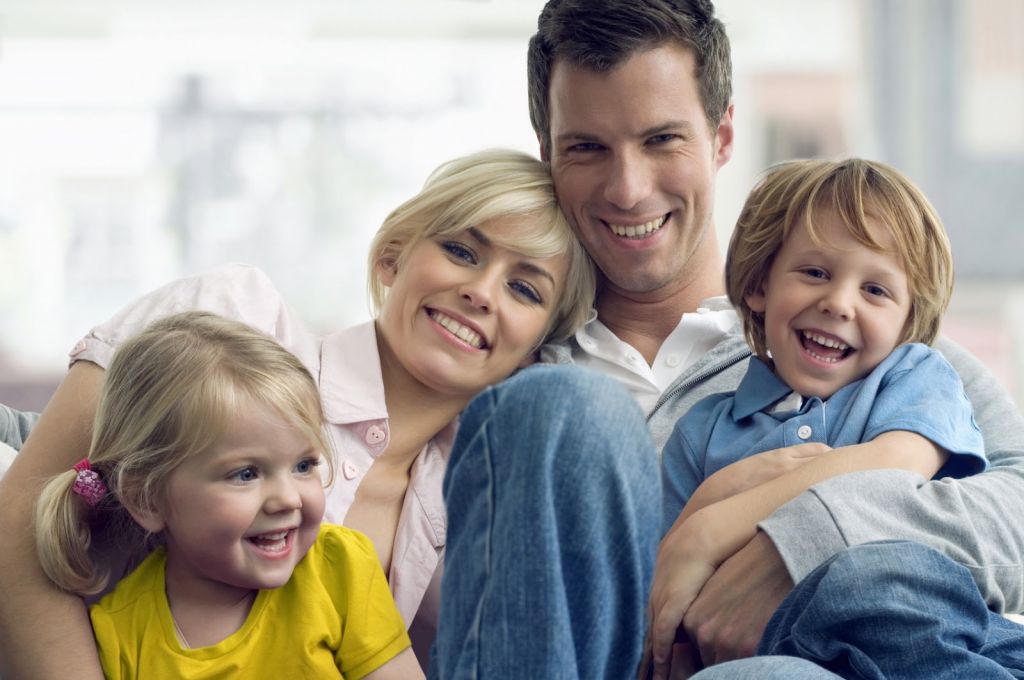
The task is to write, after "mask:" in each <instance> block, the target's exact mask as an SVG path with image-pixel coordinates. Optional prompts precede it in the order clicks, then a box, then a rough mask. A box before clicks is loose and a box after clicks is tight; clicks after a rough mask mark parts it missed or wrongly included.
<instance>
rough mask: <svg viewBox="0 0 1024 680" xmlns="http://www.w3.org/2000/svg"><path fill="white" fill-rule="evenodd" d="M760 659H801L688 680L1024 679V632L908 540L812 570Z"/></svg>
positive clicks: (729, 668) (858, 550)
mask: <svg viewBox="0 0 1024 680" xmlns="http://www.w3.org/2000/svg"><path fill="white" fill-rule="evenodd" d="M758 651H759V653H761V654H767V655H788V656H789V657H802V658H800V659H795V658H787V657H780V656H765V657H757V658H753V659H743V660H741V661H736V662H731V663H727V664H722V665H719V666H712V667H711V668H709V669H707V670H704V671H702V672H701V673H699V674H698V675H697V676H695V680H696V679H698V678H699V680H718V679H720V678H722V679H724V678H730V679H731V680H738V679H743V678H766V679H775V678H780V679H781V678H792V679H794V680H804V679H811V678H816V679H822V678H836V677H843V678H865V679H870V680H876V679H878V680H880V679H882V678H892V679H899V680H903V679H910V678H921V679H922V680H923V679H925V678H928V679H933V678H950V679H954V678H956V679H959V678H970V679H971V680H982V679H985V678H1024V627H1022V626H1020V625H1019V624H1016V623H1014V622H1012V621H1009V620H1007V619H1005V618H1004V617H1002V616H1000V615H998V614H995V613H994V612H991V611H989V610H988V608H987V607H986V605H985V602H984V600H983V599H982V598H981V595H980V593H979V592H978V588H977V586H976V585H975V583H974V580H973V579H972V578H971V575H970V572H969V571H968V570H967V569H966V568H964V567H963V566H961V565H959V564H957V563H955V562H953V561H952V560H950V559H949V558H948V557H946V556H945V555H943V554H941V553H939V552H938V551H936V550H933V549H931V548H928V547H926V546H923V545H920V544H917V543H910V542H906V541H882V542H878V543H867V544H865V545H860V546H854V547H851V548H848V549H847V550H845V551H843V552H842V553H840V554H839V555H836V556H835V557H833V558H832V559H830V560H829V561H827V562H825V563H824V564H823V565H821V566H820V567H818V568H817V569H815V570H814V571H813V572H811V573H810V575H808V576H807V578H805V579H804V580H803V581H801V582H800V584H799V585H797V587H796V588H795V589H794V590H793V592H792V593H790V595H789V596H788V597H787V598H786V599H785V600H784V601H783V602H782V604H781V605H780V606H779V609H778V610H777V611H776V612H775V614H774V616H772V619H771V620H770V621H769V622H768V626H767V628H766V629H765V634H764V637H763V638H762V639H761V644H760V647H759V650H758ZM805 659H806V660H809V661H812V662H814V663H809V662H808V661H805ZM826 669H827V670H826Z"/></svg>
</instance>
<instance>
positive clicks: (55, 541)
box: [35, 312, 422, 679]
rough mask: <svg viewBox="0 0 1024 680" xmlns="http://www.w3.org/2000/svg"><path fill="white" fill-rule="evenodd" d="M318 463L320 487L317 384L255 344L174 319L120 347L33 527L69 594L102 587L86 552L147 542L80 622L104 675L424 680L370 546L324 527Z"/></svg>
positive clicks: (234, 331)
mask: <svg viewBox="0 0 1024 680" xmlns="http://www.w3.org/2000/svg"><path fill="white" fill-rule="evenodd" d="M322 458H323V459H325V460H326V461H327V464H328V467H329V469H330V471H331V473H332V474H333V470H334V468H333V462H332V458H331V456H330V455H329V448H328V446H327V442H326V440H325V438H324V433H323V430H322V417H321V408H320V399H319V395H318V393H317V388H316V384H315V383H314V382H313V379H312V377H311V376H310V374H309V372H308V371H306V369H305V368H304V367H303V366H302V364H301V363H300V362H299V361H298V359H296V358H295V356H294V355H292V354H290V353H289V352H288V351H287V350H285V349H284V348H283V347H281V346H280V345H279V344H278V343H277V342H275V341H274V340H272V339H271V338H269V337H268V336H266V335H264V334H262V333H260V332H258V331H255V330H253V329H251V328H249V327H248V326H245V325H244V324H241V323H238V322H235V321H230V320H228V319H225V318H223V317H219V316H216V315H214V314H209V313H205V312H186V313H183V314H177V315H174V316H170V317H167V318H165V319H163V320H161V321H158V322H156V323H154V324H152V325H151V326H149V327H147V329H146V330H144V331H143V332H141V333H140V334H139V335H137V336H135V337H134V338H132V339H130V340H128V341H127V342H125V343H124V345H123V346H122V347H121V348H120V349H119V350H118V352H117V354H116V355H115V357H114V359H113V361H112V362H111V364H110V368H109V370H108V371H107V374H106V380H105V382H104V386H103V393H102V395H101V397H100V403H99V407H98V410H97V414H96V424H95V427H94V430H93V441H92V447H91V449H90V453H89V456H88V457H87V458H84V459H82V460H81V461H79V462H78V463H76V464H75V465H74V467H73V469H72V470H69V471H67V472H64V473H61V474H59V475H57V476H56V477H55V478H54V479H53V480H52V481H50V482H49V483H48V484H47V485H46V487H44V489H43V492H42V495H41V496H40V499H39V505H38V508H37V513H36V523H35V532H36V542H37V546H38V550H39V559H40V563H41V564H42V566H43V569H44V570H45V571H46V574H47V575H48V576H49V577H50V578H51V579H52V580H53V582H54V583H56V584H57V585H58V586H60V587H61V588H63V589H65V590H69V591H72V592H77V593H80V594H82V595H88V594H93V593H96V592H98V591H99V590H101V589H102V588H103V587H104V585H106V581H107V579H108V574H107V573H105V572H104V571H102V569H101V567H99V565H97V564H96V563H95V561H94V560H95V554H96V548H97V547H99V546H98V545H97V543H99V544H102V543H104V542H109V541H114V540H116V541H118V542H120V543H121V544H123V545H127V546H128V547H130V548H134V549H136V550H137V551H138V550H141V549H144V548H145V547H146V544H147V542H148V541H149V540H150V539H154V540H156V541H157V542H158V543H159V547H158V548H157V549H156V550H155V551H153V552H152V553H151V554H150V555H149V556H148V557H147V558H146V559H145V561H143V562H142V564H141V565H140V566H139V567H138V568H137V569H136V570H135V571H133V572H132V573H131V574H130V575H129V576H127V577H126V578H124V579H123V580H121V581H120V582H119V583H118V584H117V588H116V589H115V590H114V591H113V592H112V593H110V594H108V595H107V596H105V597H104V598H103V599H102V600H101V601H100V602H99V603H98V604H96V605H93V607H92V609H91V612H90V614H91V617H92V623H93V630H94V632H95V635H96V643H97V646H98V649H99V655H100V660H101V662H102V664H103V670H104V673H105V674H106V676H107V677H108V678H153V677H168V676H173V677H178V678H193V677H202V678H212V677H229V676H230V675H232V674H233V673H237V672H239V671H240V670H241V669H243V668H250V669H251V668H259V669H260V675H261V676H263V677H286V676H295V675H296V674H298V677H331V676H334V675H336V674H343V675H344V677H346V678H350V679H351V678H363V677H367V678H370V677H372V678H396V679H398V678H410V677H417V676H420V677H422V673H420V670H419V667H418V665H417V663H416V660H415V657H414V656H413V654H412V652H411V650H410V649H409V637H408V635H407V634H406V632H405V626H404V625H403V623H402V618H401V616H400V615H399V614H398V611H397V609H396V608H395V604H394V600H393V599H392V597H391V594H390V593H389V592H388V588H387V582H386V581H385V579H384V574H383V572H382V571H381V568H380V563H379V562H378V561H377V557H376V554H375V552H374V550H373V545H372V544H371V543H370V541H369V539H367V538H366V536H364V535H363V534H360V533H359V532H356V531H353V530H351V529H346V528H344V527H340V526H334V525H327V524H324V525H322V526H321V524H320V520H321V518H322V517H323V511H324V490H323V479H322V477H321V474H320V470H319V468H318V466H319V465H320V461H321V459H322ZM94 537H95V538H96V539H97V540H96V541H94Z"/></svg>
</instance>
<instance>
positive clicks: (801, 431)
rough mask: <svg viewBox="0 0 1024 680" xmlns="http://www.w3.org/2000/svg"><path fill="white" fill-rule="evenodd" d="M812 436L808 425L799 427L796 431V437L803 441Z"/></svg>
mask: <svg viewBox="0 0 1024 680" xmlns="http://www.w3.org/2000/svg"><path fill="white" fill-rule="evenodd" d="M812 434H814V432H813V430H811V426H810V425H801V426H800V427H799V428H797V431H796V436H797V437H800V439H803V440H807V439H809V438H810V436H811V435H812Z"/></svg>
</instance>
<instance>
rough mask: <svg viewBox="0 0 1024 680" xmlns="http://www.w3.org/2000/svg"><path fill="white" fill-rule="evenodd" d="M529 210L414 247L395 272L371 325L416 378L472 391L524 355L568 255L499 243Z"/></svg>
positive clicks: (385, 275) (552, 302)
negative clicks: (529, 251) (528, 251)
mask: <svg viewBox="0 0 1024 680" xmlns="http://www.w3.org/2000/svg"><path fill="white" fill-rule="evenodd" d="M531 220H532V218H531V217H530V216H519V215H508V216H503V217H498V218H495V219H491V220H487V221H485V222H482V223H481V224H479V225H477V226H473V227H470V228H469V229H467V230H466V231H463V232H461V233H458V234H454V235H439V236H436V237H432V238H429V239H424V240H423V241H421V242H419V243H417V244H416V245H414V246H412V248H411V249H410V250H409V252H408V253H407V254H406V257H405V259H404V260H403V261H402V263H401V265H399V267H398V268H397V270H387V271H383V272H382V274H381V278H382V280H383V283H384V285H386V286H388V287H389V288H390V292H389V293H388V297H387V300H386V301H385V303H384V305H383V307H382V309H381V313H380V316H379V317H378V319H377V328H378V331H379V332H380V333H381V335H382V337H383V339H384V340H385V342H386V343H387V346H388V348H389V349H390V351H391V353H392V354H393V355H394V356H395V357H396V359H397V360H398V361H399V363H401V365H402V367H403V368H404V369H405V370H406V371H407V372H408V373H409V374H410V375H412V376H413V377H414V378H415V379H416V380H418V381H419V382H421V383H423V384H424V385H426V386H428V387H429V388H431V389H433V390H436V391H439V392H442V393H445V394H451V395H464V396H470V397H471V396H473V395H475V394H476V393H477V392H479V391H480V390H481V389H483V388H484V387H486V386H488V385H491V384H494V383H496V382H498V381H500V380H502V379H504V378H506V377H508V376H509V375H511V374H512V372H513V371H514V370H515V369H516V368H518V367H519V366H521V365H523V364H525V363H528V361H529V360H530V359H531V355H532V352H533V350H534V349H535V348H536V347H537V345H538V343H539V342H540V340H541V339H542V337H543V335H544V334H545V333H546V331H547V329H548V328H549V325H550V321H551V316H552V313H553V311H554V310H555V308H556V306H557V303H558V300H559V298H560V297H561V295H562V293H563V291H564V288H565V277H566V272H567V271H568V266H569V263H568V255H560V256H556V257H548V258H539V257H530V256H528V255H524V254H523V253H521V252H519V251H517V250H515V249H513V248H511V247H509V246H506V245H502V244H504V243H509V242H520V241H521V240H524V239H525V238H526V236H527V235H528V233H529V231H530V230H531V228H533V227H532V225H531Z"/></svg>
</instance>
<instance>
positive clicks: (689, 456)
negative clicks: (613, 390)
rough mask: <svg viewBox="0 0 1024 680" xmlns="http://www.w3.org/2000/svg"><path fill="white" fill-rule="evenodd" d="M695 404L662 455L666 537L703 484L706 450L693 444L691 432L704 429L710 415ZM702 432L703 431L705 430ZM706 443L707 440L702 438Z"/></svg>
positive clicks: (663, 529)
mask: <svg viewBox="0 0 1024 680" xmlns="http://www.w3.org/2000/svg"><path fill="white" fill-rule="evenodd" d="M700 407H701V404H699V403H698V404H696V405H695V406H694V407H693V409H691V410H690V411H689V412H688V413H687V414H686V415H684V416H683V417H682V418H680V419H679V420H678V421H677V422H676V426H675V428H673V430H672V436H670V437H669V438H668V441H667V442H665V448H664V450H663V451H662V456H661V486H662V494H661V508H662V521H661V533H662V534H663V535H664V534H665V532H667V531H668V530H669V529H670V528H671V527H672V524H674V523H675V521H676V518H678V517H679V513H681V512H682V511H683V507H685V506H686V503H687V501H689V500H690V497H691V496H693V492H694V491H696V490H697V487H698V486H700V484H701V482H703V481H704V455H705V453H706V451H705V450H703V449H701V450H698V449H697V448H695V447H694V446H693V445H692V444H691V436H692V431H693V429H694V428H695V427H701V426H702V425H703V423H704V422H705V421H706V419H707V417H708V414H707V413H706V411H705V410H704V409H702V408H700ZM702 429H703V428H702ZM703 439H704V440H706V439H707V437H704V438H703Z"/></svg>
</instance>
